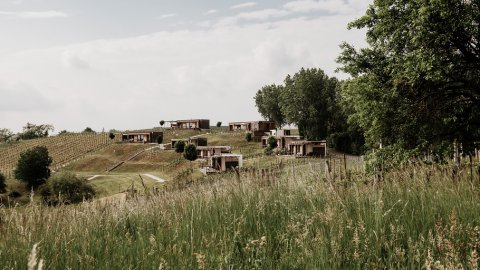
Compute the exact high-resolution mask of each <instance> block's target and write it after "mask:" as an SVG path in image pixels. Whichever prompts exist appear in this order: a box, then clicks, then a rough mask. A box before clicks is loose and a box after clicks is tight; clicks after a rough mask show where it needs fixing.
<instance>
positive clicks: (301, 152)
mask: <svg viewBox="0 0 480 270" xmlns="http://www.w3.org/2000/svg"><path fill="white" fill-rule="evenodd" d="M287 151H288V153H289V154H291V155H294V156H315V157H325V156H326V155H327V142H326V141H305V140H300V141H294V142H291V143H290V144H289V145H288V146H287Z"/></svg>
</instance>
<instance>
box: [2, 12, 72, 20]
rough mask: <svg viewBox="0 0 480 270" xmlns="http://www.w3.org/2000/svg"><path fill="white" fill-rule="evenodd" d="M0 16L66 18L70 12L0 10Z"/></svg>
mask: <svg viewBox="0 0 480 270" xmlns="http://www.w3.org/2000/svg"><path fill="white" fill-rule="evenodd" d="M0 17H7V18H17V19H52V18H65V17H68V14H66V13H64V12H61V11H55V10H50V11H0Z"/></svg>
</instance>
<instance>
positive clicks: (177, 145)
mask: <svg viewBox="0 0 480 270" xmlns="http://www.w3.org/2000/svg"><path fill="white" fill-rule="evenodd" d="M184 150H185V142H184V141H178V142H177V143H175V152H177V153H183V151H184Z"/></svg>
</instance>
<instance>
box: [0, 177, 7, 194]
mask: <svg viewBox="0 0 480 270" xmlns="http://www.w3.org/2000/svg"><path fill="white" fill-rule="evenodd" d="M5 180H6V179H5V175H3V174H2V173H1V172H0V194H1V193H5V192H6V191H7V184H5Z"/></svg>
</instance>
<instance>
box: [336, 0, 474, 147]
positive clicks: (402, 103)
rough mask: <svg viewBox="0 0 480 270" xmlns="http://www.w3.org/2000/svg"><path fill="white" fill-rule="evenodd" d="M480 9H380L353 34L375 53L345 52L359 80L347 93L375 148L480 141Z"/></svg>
mask: <svg viewBox="0 0 480 270" xmlns="http://www.w3.org/2000/svg"><path fill="white" fill-rule="evenodd" d="M479 18H480V6H479V5H478V2H476V1H461V0H454V1H444V0H440V1H420V0H415V1H401V0H391V1H375V2H374V4H373V5H371V6H370V7H369V9H368V10H367V12H366V14H365V15H364V16H363V17H361V18H359V19H357V20H356V21H354V22H352V23H351V24H350V25H349V27H350V28H364V29H366V30H367V42H368V45H369V46H368V47H367V48H363V49H361V50H356V49H354V48H353V47H352V46H351V45H348V44H343V45H342V50H343V52H342V54H341V55H340V57H339V58H338V61H339V62H340V63H341V64H342V68H341V69H342V70H343V71H345V72H347V73H349V74H350V75H351V76H352V77H353V79H351V80H350V81H348V82H347V83H346V84H345V86H344V91H342V93H343V95H344V98H345V99H346V100H347V101H348V102H349V103H351V104H352V106H353V108H354V111H353V114H352V115H351V116H350V120H351V121H352V122H355V123H357V124H358V125H359V126H360V127H361V128H362V129H363V130H364V131H365V137H366V140H367V142H368V143H369V144H370V145H371V146H375V145H378V143H379V142H382V143H383V144H384V145H390V144H395V145H399V146H401V147H403V148H406V149H415V148H418V149H419V150H421V151H425V150H427V149H429V148H430V147H432V145H433V147H436V146H435V145H438V144H443V143H444V142H453V141H454V140H457V141H458V142H460V143H462V144H463V146H464V148H465V150H466V151H471V149H472V147H471V146H472V144H473V142H475V141H478V140H479V139H480V133H479V131H480V128H479V127H480V122H479V121H478V119H480V88H478V85H480V68H479V67H480V51H479V50H478V48H479V44H478V42H479V38H478V37H479V35H480V29H479V28H478V24H479V20H480V19H479Z"/></svg>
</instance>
